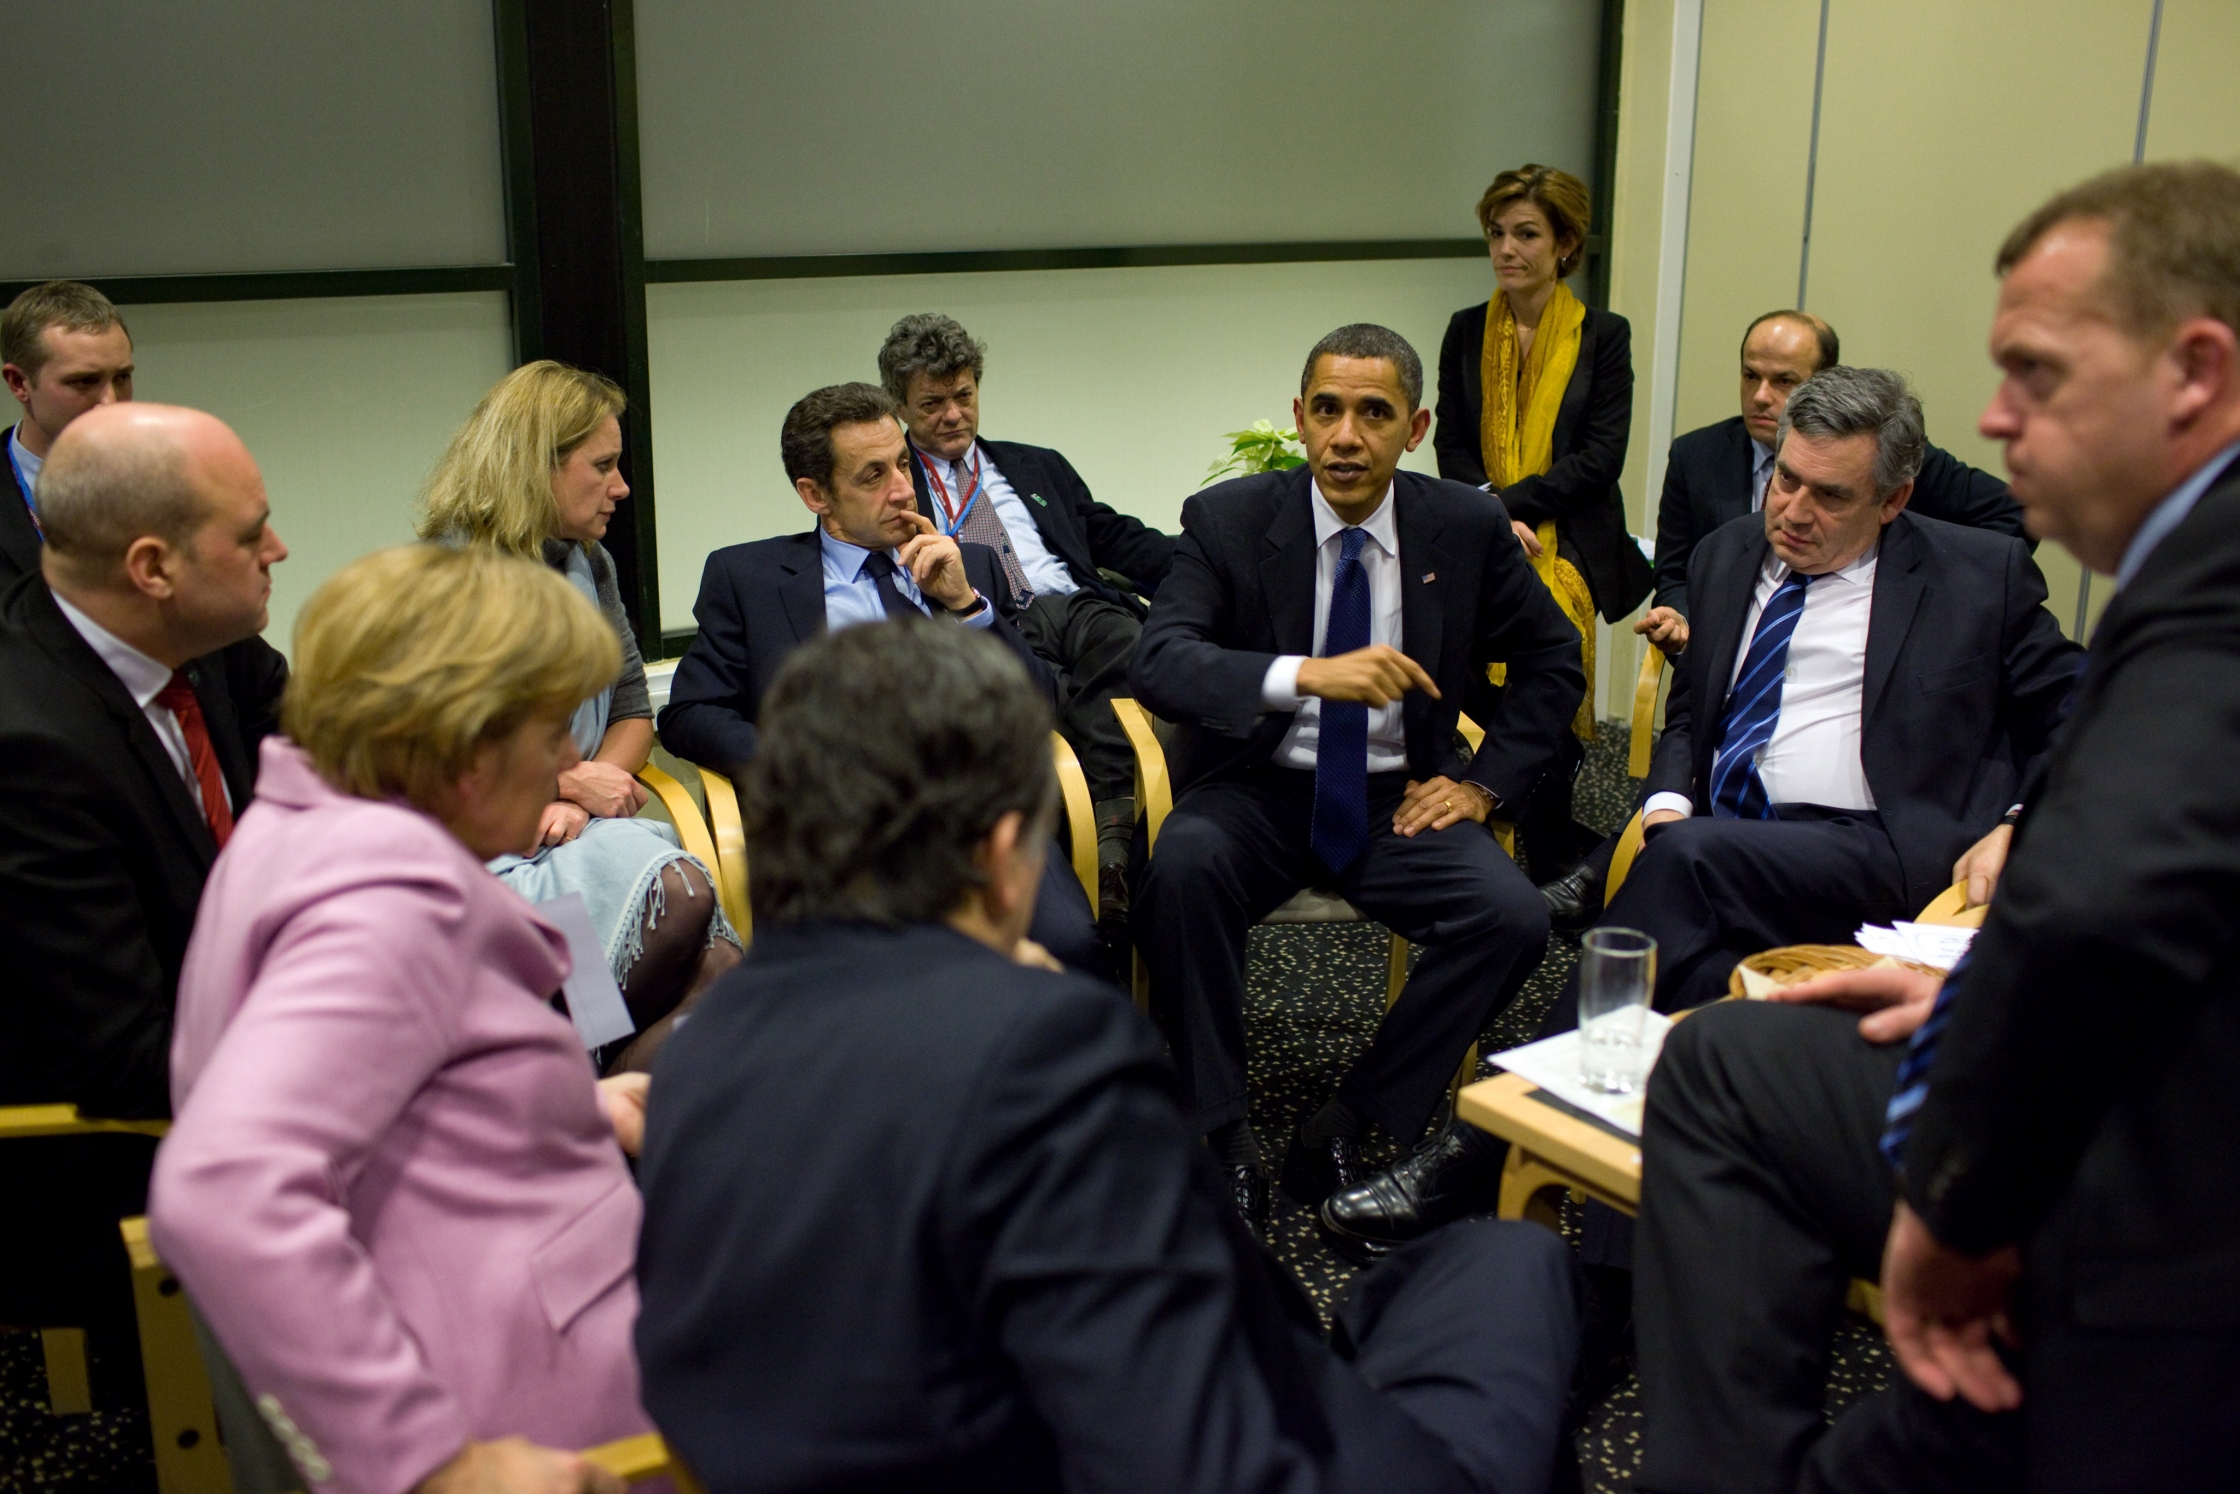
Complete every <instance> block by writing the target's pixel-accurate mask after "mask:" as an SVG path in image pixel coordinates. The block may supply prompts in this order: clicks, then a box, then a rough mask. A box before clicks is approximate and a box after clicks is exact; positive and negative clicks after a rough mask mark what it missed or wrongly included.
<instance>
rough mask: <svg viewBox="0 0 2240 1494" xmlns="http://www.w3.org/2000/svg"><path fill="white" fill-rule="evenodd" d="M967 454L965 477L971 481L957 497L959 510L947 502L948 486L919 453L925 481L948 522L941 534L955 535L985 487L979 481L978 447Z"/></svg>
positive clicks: (931, 464)
mask: <svg viewBox="0 0 2240 1494" xmlns="http://www.w3.org/2000/svg"><path fill="white" fill-rule="evenodd" d="M968 454H969V455H970V456H971V458H972V466H971V467H970V468H969V469H967V475H969V476H970V477H971V479H972V486H971V487H970V488H968V489H966V490H965V491H964V492H962V493H961V494H959V495H958V496H959V497H960V498H961V499H962V500H963V506H962V507H961V508H960V507H959V506H958V505H957V504H954V503H951V502H950V501H949V485H948V484H947V483H945V482H943V481H942V480H941V474H940V473H939V472H936V471H935V470H934V469H933V463H932V462H931V461H930V460H927V458H926V457H925V454H924V453H923V452H921V453H919V460H920V461H921V462H922V463H924V466H925V469H926V481H927V482H930V483H932V484H933V491H934V493H935V495H936V496H937V497H938V498H939V500H940V503H941V511H942V513H943V514H944V515H946V516H947V518H948V520H949V527H948V528H946V529H944V530H942V531H941V532H942V533H943V534H955V533H956V532H957V530H958V529H959V528H961V527H962V526H963V524H964V521H965V519H966V518H967V517H968V516H970V514H971V513H972V505H973V504H975V503H978V502H979V501H980V493H981V490H982V489H983V488H984V487H985V486H986V484H985V483H983V482H982V481H981V480H980V448H979V446H978V445H977V444H975V445H974V446H973V447H972V449H971V451H970V452H969V453H968ZM957 465H958V466H959V467H962V466H964V463H963V462H961V461H960V462H958V463H957Z"/></svg>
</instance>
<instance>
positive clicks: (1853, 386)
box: [1774, 364, 1928, 501]
mask: <svg viewBox="0 0 2240 1494" xmlns="http://www.w3.org/2000/svg"><path fill="white" fill-rule="evenodd" d="M1791 431H1796V432H1797V433H1798V434H1800V435H1805V436H1813V437H1817V438H1833V439H1836V440H1841V439H1842V438H1844V437H1846V436H1873V437H1874V495H1875V498H1876V499H1877V500H1878V501H1879V500H1881V499H1884V498H1888V497H1889V496H1890V495H1891V494H1892V493H1895V492H1896V491H1898V489H1899V488H1900V487H1902V486H1903V485H1905V484H1906V483H1909V482H1911V481H1913V479H1914V477H1915V475H1916V474H1917V473H1919V472H1920V471H1921V454H1922V451H1923V449H1924V448H1925V447H1926V446H1927V445H1928V438H1927V437H1926V436H1925V435H1923V434H1922V430H1921V401H1920V400H1918V399H1915V398H1914V397H1913V391H1912V390H1910V389H1908V388H1907V387H1906V380H1905V375H1903V374H1899V373H1893V372H1892V371H1891V370H1889V369H1887V368H1854V367H1852V366H1850V365H1849V364H1838V365H1836V366H1835V367H1834V368H1823V369H1821V370H1820V372H1818V373H1816V374H1814V375H1813V376H1812V377H1811V378H1809V379H1806V380H1805V381H1804V382H1803V383H1802V384H1799V385H1798V386H1797V388H1796V392H1795V393H1794V394H1791V395H1790V396H1789V402H1788V403H1787V404H1786V405H1784V406H1782V408H1781V424H1780V426H1779V427H1778V429H1777V430H1776V431H1775V434H1774V450H1775V451H1779V450H1780V449H1781V443H1782V442H1784V441H1786V440H1788V439H1789V432H1791Z"/></svg>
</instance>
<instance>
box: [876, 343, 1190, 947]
mask: <svg viewBox="0 0 2240 1494" xmlns="http://www.w3.org/2000/svg"><path fill="white" fill-rule="evenodd" d="M986 368H987V347H986V345H985V344H984V343H982V342H980V341H979V340H977V339H976V338H974V337H973V336H972V335H971V334H970V333H969V332H967V331H965V329H964V328H963V327H961V326H959V325H958V324H957V322H956V321H955V320H954V319H952V318H950V317H946V316H943V315H941V314H940V313H938V312H920V313H917V314H915V315H912V316H906V317H904V318H903V319H902V320H901V321H899V322H896V323H895V324H894V329H893V330H892V331H890V332H889V333H888V334H887V340H886V342H885V343H884V344H883V345H882V346H881V347H880V349H879V379H880V382H881V383H882V384H884V385H885V386H886V390H887V393H888V394H890V395H892V396H893V397H894V400H895V402H896V403H897V404H899V405H900V406H902V419H903V423H904V424H905V425H906V426H907V427H908V428H909V432H910V449H911V455H912V461H911V464H910V468H911V478H912V480H913V481H914V482H915V483H916V484H917V490H918V511H919V512H920V513H922V514H924V515H925V516H926V517H927V518H929V519H931V520H932V521H933V522H934V523H935V524H936V525H937V526H939V528H940V530H941V532H942V533H944V534H953V535H955V536H956V537H957V538H958V539H960V540H970V541H974V542H976V543H979V544H983V545H986V546H987V547H988V548H989V549H991V550H993V551H994V552H995V554H996V558H997V560H998V561H999V562H1000V563H1001V564H1002V566H1003V570H1004V575H1005V578H1006V579H1007V580H1008V581H1009V582H1010V584H1011V592H1012V595H1013V596H1014V598H1016V600H1017V602H1018V611H1017V613H1016V615H1014V616H1013V617H1012V618H1011V621H1012V622H1013V623H1014V624H1016V625H1017V627H1018V629H1019V631H1020V632H1021V633H1022V634H1023V635H1025V637H1026V640H1027V642H1028V644H1029V645H1030V646H1031V647H1032V648H1033V649H1034V651H1035V653H1036V654H1037V655H1038V656H1039V657H1040V658H1041V659H1042V660H1043V662H1044V663H1046V664H1048V665H1049V666H1050V671H1051V673H1052V674H1053V675H1054V676H1056V678H1057V682H1058V707H1059V710H1058V729H1059V730H1060V731H1062V732H1063V733H1064V734H1065V736H1066V738H1067V740H1069V741H1070V742H1072V743H1073V745H1074V748H1075V750H1076V751H1078V752H1079V753H1080V754H1081V765H1082V769H1083V771H1084V772H1085V773H1086V774H1087V775H1088V778H1089V793H1090V797H1091V798H1093V799H1094V800H1095V801H1096V814H1097V842H1098V854H1099V860H1100V862H1101V864H1102V868H1103V871H1102V876H1101V879H1100V885H1099V888H1098V892H1099V902H1100V906H1102V907H1104V908H1106V909H1111V910H1119V909H1123V908H1124V907H1125V906H1126V901H1127V881H1126V876H1125V870H1126V860H1127V847H1128V837H1129V835H1130V833H1131V832H1132V831H1133V829H1134V825H1135V799H1134V793H1135V759H1134V756H1133V754H1132V753H1131V752H1130V751H1129V748H1128V739H1127V737H1126V735H1125V734H1123V733H1122V732H1121V730H1120V723H1119V721H1118V719H1117V718H1116V717H1115V716H1114V715H1113V714H1112V704H1111V702H1112V698H1113V697H1114V696H1115V695H1125V694H1127V693H1128V661H1129V659H1130V658H1132V657H1133V656H1134V654H1135V648H1136V638H1137V635H1138V634H1139V633H1140V632H1141V630H1142V625H1143V616H1144V604H1143V601H1142V600H1141V599H1142V598H1147V597H1149V596H1150V595H1151V594H1152V593H1153V592H1155V591H1157V590H1158V589H1159V583H1160V582H1161V581H1164V580H1165V579H1166V575H1167V565H1168V563H1169V562H1170V561H1171V560H1172V559H1173V557H1174V540H1173V538H1172V537H1171V536H1169V535H1165V534H1161V533H1160V532H1159V531H1158V530H1156V529H1153V528H1151V527H1150V526H1148V525H1146V524H1145V523H1143V522H1142V521H1141V520H1140V519H1135V518H1132V517H1130V516H1129V515H1127V514H1123V513H1117V512H1115V511H1114V510H1113V509H1112V508H1110V507H1109V506H1107V505H1105V504H1102V503H1099V502H1098V501H1097V500H1096V499H1095V498H1094V497H1092V496H1091V495H1090V492H1089V486H1088V484H1087V483H1085V482H1083V481H1082V480H1081V475H1080V474H1079V473H1078V472H1076V471H1075V470H1074V468H1073V464H1072V463H1071V462H1069V461H1067V460H1066V459H1065V458H1064V457H1063V456H1062V455H1060V454H1059V453H1057V452H1055V451H1052V450H1051V449H1050V448H1048V447H1046V446H1027V445H1024V444H1021V443H1019V442H1015V441H986V440H982V439H981V438H980V379H981V375H982V374H983V373H984V372H985V371H986Z"/></svg>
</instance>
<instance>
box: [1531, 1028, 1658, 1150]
mask: <svg viewBox="0 0 2240 1494" xmlns="http://www.w3.org/2000/svg"><path fill="white" fill-rule="evenodd" d="M1671 1030H1672V1019H1671V1018H1670V1017H1667V1016H1665V1015H1664V1014H1663V1013H1661V1012H1643V1013H1642V1014H1641V1047H1642V1074H1643V1078H1642V1081H1641V1085H1640V1087H1639V1088H1638V1089H1636V1090H1634V1092H1633V1093H1632V1094H1628V1095H1606V1094H1604V1093H1603V1092H1602V1091H1601V1090H1598V1089H1589V1088H1587V1086H1586V1085H1584V1084H1582V1083H1580V1082H1579V1034H1578V1032H1577V1031H1571V1032H1562V1033H1558V1034H1556V1035H1555V1036H1554V1037H1552V1038H1542V1039H1541V1040H1540V1041H1539V1042H1537V1043H1527V1044H1525V1045H1524V1046H1523V1047H1521V1048H1511V1049H1510V1050H1509V1051H1508V1052H1506V1053H1496V1054H1494V1055H1493V1061H1494V1062H1495V1063H1497V1064H1499V1065H1500V1066H1501V1067H1502V1068H1505V1069H1507V1070H1508V1071H1509V1072H1510V1073H1512V1074H1516V1075H1519V1076H1520V1077H1522V1078H1524V1079H1527V1080H1529V1081H1531V1082H1532V1083H1534V1084H1537V1085H1539V1086H1540V1087H1541V1088H1542V1089H1544V1090H1546V1091H1547V1092H1548V1093H1550V1094H1552V1095H1554V1096H1555V1097H1556V1098H1557V1099H1559V1100H1564V1101H1566V1102H1568V1103H1570V1104H1573V1105H1576V1106H1578V1107H1579V1108H1580V1109H1581V1110H1584V1111H1586V1112H1587V1113H1588V1114H1589V1115H1592V1116H1595V1117H1597V1118H1598V1119H1601V1120H1605V1121H1608V1122H1609V1123H1610V1124H1611V1125H1613V1126H1616V1127H1617V1128H1618V1129H1619V1130H1621V1131H1623V1132H1625V1133H1626V1134H1627V1135H1628V1136H1639V1135H1640V1134H1641V1101H1642V1097H1643V1095H1644V1094H1645V1093H1646V1092H1647V1090H1648V1088H1649V1081H1648V1078H1647V1075H1648V1072H1649V1070H1651V1069H1652V1068H1654V1067H1655V1066H1656V1062H1657V1053H1658V1051H1659V1050H1660V1049H1662V1048H1663V1047H1664V1035H1665V1034H1666V1033H1667V1032H1670V1031H1671Z"/></svg>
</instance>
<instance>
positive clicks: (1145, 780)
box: [1112, 697, 1517, 1085]
mask: <svg viewBox="0 0 2240 1494" xmlns="http://www.w3.org/2000/svg"><path fill="white" fill-rule="evenodd" d="M1112 712H1113V714H1114V715H1115V716H1118V717H1119V718H1120V729H1121V730H1122V731H1124V732H1126V733H1127V735H1128V745H1129V746H1130V747H1132V748H1134V749H1135V757H1136V818H1137V819H1139V820H1142V821H1144V822H1145V844H1146V848H1147V850H1149V851H1151V852H1152V853H1156V851H1157V848H1158V844H1159V831H1160V829H1161V828H1162V827H1163V826H1164V825H1165V823H1166V819H1167V815H1168V814H1169V813H1170V812H1171V811H1172V810H1173V809H1174V784H1173V780H1172V779H1171V778H1170V777H1169V776H1168V773H1167V752H1166V746H1165V744H1164V743H1163V742H1161V741H1160V740H1159V734H1158V729H1157V724H1156V723H1155V721H1154V719H1153V717H1152V715H1151V713H1150V712H1148V711H1146V710H1145V709H1144V708H1143V707H1142V706H1141V705H1138V704H1137V703H1136V702H1135V701H1133V700H1130V699H1127V698H1125V697H1122V698H1118V699H1115V700H1114V701H1113V702H1112ZM1456 729H1457V730H1459V731H1460V732H1461V733H1462V736H1463V739H1464V740H1465V741H1467V742H1468V743H1469V744H1470V749H1471V750H1472V751H1473V752H1475V751H1476V750H1477V748H1478V744H1479V743H1481V742H1483V741H1484V740H1485V735H1486V734H1485V731H1484V729H1483V728H1481V727H1480V726H1479V725H1478V724H1477V723H1476V722H1475V721H1472V720H1471V719H1470V718H1469V717H1468V716H1464V717H1462V718H1461V719H1460V721H1459V722H1458V724H1457V728H1456ZM1487 828H1488V829H1489V830H1491V831H1492V832H1493V837H1494V839H1495V841H1497V842H1498V843H1499V844H1500V846H1501V849H1502V851H1503V852H1504V853H1506V854H1507V855H1509V856H1511V857H1514V856H1515V855H1516V854H1517V845H1516V840H1517V832H1516V827H1515V826H1513V825H1511V824H1508V823H1507V822H1505V821H1501V820H1493V821H1488V823H1487ZM1260 921H1261V923H1263V924H1287V923H1369V922H1372V921H1373V920H1372V919H1370V917H1369V915H1368V914H1366V913H1363V912H1362V911H1361V910H1360V909H1359V908H1356V907H1355V906H1354V905H1353V904H1352V903H1350V902H1347V901H1346V900H1345V899H1344V898H1342V897H1340V896H1338V895H1337V894H1336V893H1334V892H1328V891H1325V890H1322V889H1320V888H1314V887H1305V888H1301V889H1300V890H1299V891H1298V892H1296V893H1294V894H1293V895H1292V896H1291V899H1290V900H1289V901H1288V902H1286V903H1285V904H1284V905H1283V906H1282V907H1280V908H1278V909H1276V910H1275V911H1274V912H1273V913H1270V914H1269V915H1268V916H1267V917H1266V918H1263V919H1262V920H1260ZM1407 983H1408V941H1407V940H1405V939H1403V938H1401V937H1400V936H1399V935H1398V934H1394V935H1393V936H1392V943H1391V947H1390V950H1389V951H1388V953H1387V955H1386V959H1385V986H1384V1004H1385V1010H1387V1011H1390V1010H1391V1009H1392V1005H1393V1003H1394V1002H1396V1001H1398V1000H1399V999H1400V991H1401V988H1402V987H1404V986H1406V985H1407ZM1133 986H1134V992H1135V999H1136V1005H1137V1006H1138V1007H1140V1008H1143V1009H1146V1010H1148V1009H1149V1007H1150V1004H1151V986H1150V979H1149V976H1148V974H1147V973H1146V971H1145V969H1144V965H1143V960H1142V958H1141V957H1140V956H1138V957H1137V959H1136V961H1135V974H1134V982H1133ZM1477 1071H1478V1045H1477V1044H1475V1043H1472V1044H1471V1045H1470V1051H1469V1052H1468V1053H1466V1054H1465V1055H1463V1060H1462V1067H1461V1069H1460V1070H1458V1071H1457V1073H1456V1076H1455V1082H1456V1083H1457V1084H1458V1085H1459V1084H1464V1083H1467V1082H1469V1079H1470V1078H1471V1076H1473V1075H1475V1074H1476V1073H1477Z"/></svg>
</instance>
